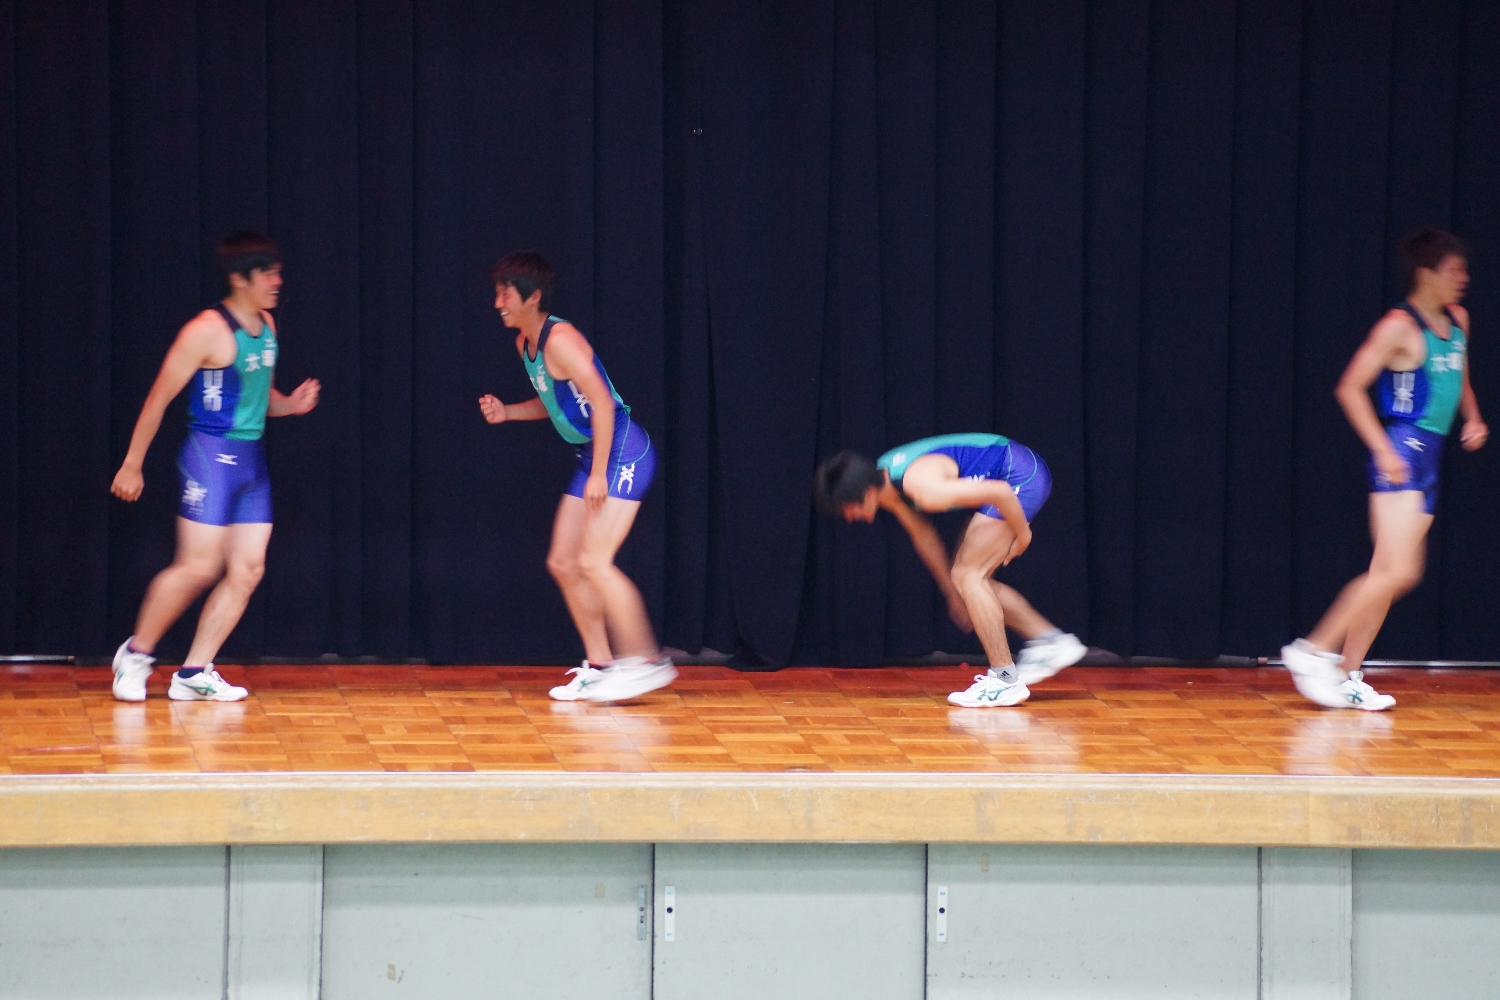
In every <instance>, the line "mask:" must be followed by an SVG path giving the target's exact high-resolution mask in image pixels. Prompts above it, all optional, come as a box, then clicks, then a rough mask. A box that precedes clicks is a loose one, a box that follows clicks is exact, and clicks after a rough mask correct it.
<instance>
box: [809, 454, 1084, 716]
mask: <svg viewBox="0 0 1500 1000" xmlns="http://www.w3.org/2000/svg"><path fill="white" fill-rule="evenodd" d="M1051 492H1052V474H1051V473H1050V472H1049V471H1048V469H1047V463H1045V462H1043V461H1042V459H1041V456H1039V455H1037V453H1036V452H1034V451H1032V450H1031V449H1030V448H1028V447H1026V446H1025V445H1023V444H1021V443H1019V442H1017V441H1012V440H1010V439H1009V438H1006V437H1002V436H1000V435H999V434H944V435H942V436H940V437H931V438H924V439H922V440H921V441H913V442H912V443H911V444H907V445H902V446H901V447H899V448H893V449H891V450H890V451H888V452H886V453H885V454H884V455H881V456H880V458H879V459H877V460H876V461H874V462H871V461H870V460H869V459H868V458H865V457H864V456H863V455H859V454H856V453H855V452H852V451H845V452H840V453H839V454H837V455H835V456H834V457H832V458H830V459H828V460H827V461H825V462H824V463H823V464H822V465H820V466H819V467H818V473H817V477H816V479H815V481H814V486H813V495H814V498H815V499H816V500H817V503H818V506H819V507H821V508H822V509H823V510H824V511H826V512H827V513H829V514H832V515H834V516H836V517H837V516H842V517H843V518H844V520H846V521H865V522H871V521H874V520H875V514H876V512H877V511H880V510H886V511H889V512H890V513H891V514H893V515H895V517H896V520H898V521H900V522H901V526H902V527H903V528H905V529H906V532H907V534H908V535H910V536H911V540H912V545H913V546H914V547H915V548H916V550H917V554H918V555H919V556H920V557H921V558H922V562H923V563H924V564H926V566H927V569H928V571H929V572H930V573H931V574H932V578H933V579H934V580H936V581H937V585H938V588H939V589H940V590H942V592H943V596H944V597H945V598H947V601H948V614H949V616H950V617H951V618H952V619H953V621H954V622H955V623H956V624H957V625H958V626H959V627H960V628H962V629H963V630H964V631H966V632H967V631H969V630H971V629H972V630H973V631H976V632H978V633H979V641H980V642H981V643H982V644H983V645H984V651H985V653H986V654H988V656H989V660H990V669H989V671H988V672H987V673H983V674H979V675H978V676H976V677H975V678H974V683H973V685H971V686H970V687H969V689H968V690H966V691H955V692H953V693H952V694H950V695H949V696H948V701H950V702H951V703H953V704H955V705H959V706H962V707H964V708H992V707H1000V706H1005V705H1019V704H1020V703H1021V702H1023V701H1025V700H1026V699H1027V698H1028V697H1030V694H1031V692H1030V690H1029V689H1028V687H1027V685H1028V684H1035V683H1038V682H1039V681H1043V680H1046V679H1047V678H1048V677H1051V676H1053V675H1054V674H1056V673H1057V672H1058V671H1059V670H1062V669H1063V668H1065V667H1070V666H1072V665H1073V664H1075V663H1077V662H1078V661H1079V660H1080V659H1082V657H1083V655H1084V653H1086V652H1087V651H1088V650H1087V648H1086V647H1085V646H1084V645H1083V643H1081V642H1079V641H1078V638H1077V637H1076V636H1074V635H1071V634H1069V633H1065V632H1063V631H1062V630H1061V629H1059V628H1057V627H1055V626H1054V625H1053V624H1052V623H1051V622H1049V621H1048V620H1047V619H1046V618H1044V617H1042V615H1041V614H1039V613H1038V612H1037V610H1036V609H1035V608H1033V607H1032V606H1031V604H1030V603H1028V602H1027V600H1026V598H1024V597H1022V596H1021V595H1020V594H1019V593H1018V592H1017V591H1016V590H1015V589H1014V588H1012V587H1008V586H1006V585H1005V584H1003V583H1000V582H999V581H997V580H994V579H992V575H993V574H994V572H995V570H996V569H998V568H999V567H1001V566H1003V565H1005V564H1007V563H1009V562H1010V561H1011V560H1012V559H1014V558H1016V557H1017V556H1019V555H1020V554H1021V553H1022V552H1024V551H1026V548H1027V546H1029V545H1030V544H1031V522H1032V520H1033V519H1034V518H1035V517H1036V515H1037V512H1038V511H1040V510H1041V509H1042V505H1043V504H1044V503H1046V502H1047V496H1048V494H1050V493H1051ZM959 508H968V509H970V510H974V511H975V512H976V513H975V514H974V517H973V518H972V519H971V520H970V521H969V526H968V529H967V530H966V531H965V532H964V538H963V542H962V543H961V544H960V545H959V547H958V552H956V553H955V554H954V557H953V563H952V565H951V566H950V565H949V563H948V553H947V551H946V550H945V548H944V547H943V540H942V538H940V537H939V536H938V533H937V531H936V530H935V529H934V528H933V527H932V524H931V523H930V522H929V521H928V520H927V519H926V518H925V517H923V516H922V515H921V514H920V513H918V511H934V512H937V511H946V510H954V509H959ZM1007 625H1009V626H1010V627H1011V628H1013V629H1015V630H1016V631H1017V632H1019V633H1020V634H1021V635H1023V636H1025V637H1026V638H1027V639H1028V640H1030V641H1028V642H1027V643H1026V646H1025V648H1024V649H1023V650H1022V651H1021V663H1020V665H1019V667H1018V666H1017V665H1016V664H1015V662H1014V661H1013V660H1012V659H1011V655H1010V646H1009V644H1008V643H1007V642H1006V640H1005V627H1006V626H1007Z"/></svg>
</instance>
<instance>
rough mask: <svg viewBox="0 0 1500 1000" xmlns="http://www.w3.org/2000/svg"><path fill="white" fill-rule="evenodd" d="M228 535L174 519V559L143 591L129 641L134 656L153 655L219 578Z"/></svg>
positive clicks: (218, 528) (215, 528)
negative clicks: (144, 591) (179, 619)
mask: <svg viewBox="0 0 1500 1000" xmlns="http://www.w3.org/2000/svg"><path fill="white" fill-rule="evenodd" d="M228 533H229V529H228V528H226V527H222V526H220V525H216V524H199V523H198V522H196V521H189V520H188V519H187V518H185V517H179V518H178V519H177V555H176V556H175V557H174V558H173V560H172V565H170V566H168V567H167V568H166V569H164V570H162V571H161V572H160V573H158V574H156V577H155V579H153V580H152V581H151V586H149V587H147V588H146V596H145V597H144V598H143V599H142V600H141V610H140V612H139V613H138V614H137V615H136V619H135V635H134V636H133V637H131V640H130V645H131V647H132V648H133V649H134V650H135V651H136V652H139V653H151V652H154V651H155V649H156V644H157V643H158V642H161V637H162V636H164V635H166V634H167V629H169V628H171V627H172V625H173V623H175V622H176V621H177V619H178V618H181V617H182V613H183V612H184V611H186V610H187V608H188V605H190V604H192V603H193V602H194V601H196V600H197V599H198V595H199V594H201V593H203V592H204V591H205V590H207V589H208V588H209V587H211V586H213V583H214V581H215V580H217V579H219V577H220V576H221V575H222V574H223V572H224V551H225V544H224V540H225V536H226V535H227V534H228Z"/></svg>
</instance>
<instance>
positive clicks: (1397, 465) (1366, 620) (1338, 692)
mask: <svg viewBox="0 0 1500 1000" xmlns="http://www.w3.org/2000/svg"><path fill="white" fill-rule="evenodd" d="M1402 250H1403V256H1404V257H1405V259H1406V264H1407V270H1408V273H1409V275H1410V283H1409V288H1410V292H1409V293H1408V294H1407V297H1406V301H1404V302H1402V303H1401V304H1400V305H1398V306H1396V307H1395V308H1394V309H1392V310H1391V311H1390V312H1388V313H1386V314H1385V316H1384V317H1383V318H1382V319H1381V320H1380V322H1378V323H1376V324H1375V326H1374V328H1373V329H1372V330H1371V331H1370V335H1369V336H1368V337H1367V338H1365V342H1364V344H1363V345H1362V346H1361V347H1360V349H1359V350H1358V351H1357V352H1356V353H1355V355H1354V358H1353V360H1351V361H1350V362H1349V367H1348V368H1346V369H1345V370H1344V376H1343V378H1342V379H1340V380H1339V384H1338V389H1337V391H1336V392H1335V395H1336V396H1337V397H1338V401H1339V405H1340V406H1342V407H1343V409H1344V415H1345V416H1346V417H1348V419H1349V423H1350V424H1351V425H1353V427H1354V430H1355V432H1356V433H1357V434H1358V435H1359V436H1360V439H1361V440H1363V441H1364V443H1365V446H1366V447H1367V448H1369V449H1370V464H1369V477H1370V534H1371V535H1372V536H1373V538H1374V540H1375V554H1374V555H1373V556H1372V557H1371V559H1370V568H1369V570H1368V571H1367V572H1365V573H1362V574H1360V575H1359V576H1357V577H1355V578H1354V579H1353V580H1351V581H1349V583H1348V584H1346V585H1345V587H1344V589H1343V591H1341V592H1340V593H1339V596H1338V599H1337V600H1335V601H1334V602H1333V606H1332V607H1330V608H1329V609H1328V611H1327V613H1325V614H1324V615H1323V620H1322V621H1320V622H1319V623H1318V627H1317V628H1315V629H1313V630H1312V632H1311V633H1309V634H1308V636H1307V638H1305V639H1298V640H1296V641H1295V642H1293V643H1292V644H1291V645H1289V646H1283V647H1282V650H1281V658H1282V662H1283V663H1285V664H1286V666H1287V669H1288V670H1290V671H1291V673H1292V679H1293V681H1294V682H1295V683H1296V685H1297V690H1298V691H1300V692H1302V694H1303V696H1304V697H1306V698H1307V699H1309V700H1310V701H1313V702H1315V703H1317V704H1319V705H1322V706H1324V707H1326V708H1358V709H1364V710H1366V711H1380V710H1382V709H1387V708H1390V707H1391V706H1393V705H1395V704H1396V699H1395V698H1393V697H1391V696H1390V695H1388V694H1380V693H1379V692H1377V691H1376V690H1375V689H1374V688H1373V687H1371V686H1370V685H1369V684H1367V683H1366V682H1365V680H1364V674H1363V672H1362V671H1360V669H1359V667H1360V665H1361V664H1362V663H1363V662H1364V658H1365V654H1366V653H1367V652H1369V650H1370V644H1371V643H1373V642H1374V641H1375V636H1376V634H1377V633H1379V631H1380V626H1381V625H1383V624H1384V623H1385V616H1386V613H1387V612H1388V611H1390V607H1391V604H1392V603H1393V602H1394V601H1395V600H1396V599H1397V598H1398V597H1400V596H1401V595H1403V594H1405V593H1406V592H1407V591H1409V590H1411V589H1412V588H1413V587H1415V586H1416V585H1417V584H1418V583H1420V582H1421V580H1422V569H1423V565H1424V563H1425V562H1426V556H1427V532H1428V530H1429V529H1430V528H1431V527H1432V518H1433V514H1434V513H1435V512H1436V510H1437V497H1438V467H1439V465H1440V464H1441V462H1442V456H1443V444H1444V441H1445V440H1446V439H1447V436H1448V432H1449V430H1450V429H1451V428H1452V427H1453V420H1454V417H1455V416H1457V415H1458V414H1459V413H1460V412H1461V413H1462V414H1463V416H1464V426H1463V431H1462V433H1461V435H1460V442H1461V443H1462V445H1463V447H1464V450H1466V451H1474V450H1475V449H1477V448H1479V447H1481V446H1482V445H1483V444H1484V442H1485V441H1486V440H1487V439H1488V438H1489V434H1490V431H1489V428H1488V427H1486V426H1485V423H1484V421H1483V420H1482V419H1481V418H1480V416H1479V401H1478V400H1477V399H1476V398H1475V396H1474V390H1473V389H1472V388H1471V387H1470V386H1469V364H1468V355H1469V314H1468V312H1467V311H1466V310H1465V309H1464V308H1463V307H1462V306H1460V305H1459V304H1458V303H1459V301H1460V300H1461V299H1462V298H1463V296H1464V292H1465V291H1466V290H1467V288H1468V285H1469V270H1468V261H1467V258H1468V251H1467V249H1466V248H1465V247H1464V244H1463V241H1462V240H1460V239H1459V238H1458V237H1457V236H1454V235H1453V234H1452V233H1445V232H1443V231H1442V230H1439V229H1427V230H1424V231H1422V232H1420V233H1418V234H1416V235H1415V236H1413V237H1412V238H1411V239H1409V240H1407V241H1406V244H1405V245H1404V246H1403V247H1402ZM1377 384H1378V394H1379V397H1380V411H1379V413H1378V414H1377V413H1376V409H1375V407H1374V406H1373V405H1372V404H1371V402H1370V386H1372V385H1377ZM1334 650H1339V652H1334ZM1346 667H1353V668H1354V669H1353V670H1352V671H1350V672H1349V673H1347V674H1346V673H1345V668H1346Z"/></svg>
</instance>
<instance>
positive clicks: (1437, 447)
mask: <svg viewBox="0 0 1500 1000" xmlns="http://www.w3.org/2000/svg"><path fill="white" fill-rule="evenodd" d="M1385 433H1386V436H1387V437H1389V438H1390V439H1391V446H1392V447H1393V448H1395V449H1396V454H1398V455H1400V456H1401V457H1402V458H1403V459H1405V460H1406V464H1407V465H1408V466H1410V467H1411V477H1410V478H1409V479H1407V481H1406V482H1404V483H1402V484H1401V485H1400V486H1394V485H1392V484H1391V483H1390V482H1389V481H1388V480H1387V479H1386V478H1385V477H1384V476H1382V475H1381V474H1380V470H1379V469H1377V468H1375V457H1374V456H1373V455H1372V456H1371V457H1370V460H1369V462H1368V463H1367V465H1366V468H1367V470H1368V474H1369V477H1370V492H1371V493H1400V492H1402V491H1403V490H1420V491H1421V493H1422V498H1423V510H1425V511H1426V512H1427V513H1429V514H1432V513H1435V512H1436V511H1437V500H1438V466H1439V465H1440V464H1441V463H1442V461H1443V442H1444V441H1445V440H1446V438H1445V437H1444V435H1442V434H1434V433H1433V432H1432V431H1429V430H1423V429H1422V428H1421V427H1418V426H1417V425H1416V424H1407V423H1390V424H1386V425H1385Z"/></svg>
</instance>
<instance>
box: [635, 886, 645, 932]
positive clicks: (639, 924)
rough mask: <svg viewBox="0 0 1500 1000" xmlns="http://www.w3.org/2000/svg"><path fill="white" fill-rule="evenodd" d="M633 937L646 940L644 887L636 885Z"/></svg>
mask: <svg viewBox="0 0 1500 1000" xmlns="http://www.w3.org/2000/svg"><path fill="white" fill-rule="evenodd" d="M635 939H636V940H637V941H644V940H646V887H645V886H644V885H641V886H637V887H636V890H635Z"/></svg>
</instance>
